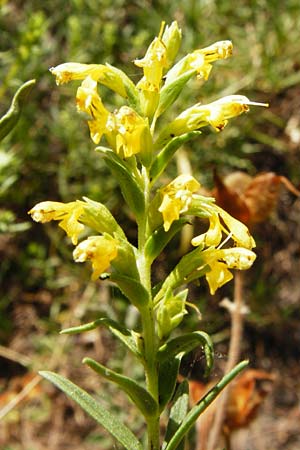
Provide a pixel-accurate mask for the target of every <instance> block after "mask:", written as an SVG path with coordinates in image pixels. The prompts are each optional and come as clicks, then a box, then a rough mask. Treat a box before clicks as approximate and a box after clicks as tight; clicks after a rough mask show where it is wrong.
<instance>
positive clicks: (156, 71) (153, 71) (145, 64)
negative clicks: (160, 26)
mask: <svg viewBox="0 0 300 450" xmlns="http://www.w3.org/2000/svg"><path fill="white" fill-rule="evenodd" d="M134 64H135V65H136V66H138V67H142V68H143V71H144V76H143V78H142V79H141V80H140V81H139V83H138V84H137V87H138V88H139V89H141V90H146V91H156V92H158V91H159V88H160V84H161V80H162V76H163V71H164V69H165V68H166V67H167V66H168V62H167V50H166V46H165V45H164V43H163V42H162V39H161V38H160V37H156V38H155V39H154V40H153V41H152V42H151V44H150V46H149V47H148V50H147V52H146V54H145V56H144V58H142V59H136V60H135V61H134Z"/></svg>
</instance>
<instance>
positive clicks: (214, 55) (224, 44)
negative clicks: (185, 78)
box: [165, 41, 232, 85]
mask: <svg viewBox="0 0 300 450" xmlns="http://www.w3.org/2000/svg"><path fill="white" fill-rule="evenodd" d="M231 55H232V43H231V41H219V42H215V43H214V44H212V45H210V46H209V47H205V48H202V49H200V50H195V51H194V52H192V53H188V54H187V55H186V56H185V57H184V58H182V59H181V60H180V61H178V63H177V64H175V65H174V66H173V67H172V68H171V69H170V70H169V71H168V73H167V74H166V81H165V85H168V84H170V83H171V82H172V81H174V80H176V79H177V78H178V77H180V76H181V75H183V74H184V73H186V72H188V71H189V70H192V69H194V70H195V71H196V72H197V76H198V78H203V79H204V80H207V79H208V77H209V74H210V72H211V69H212V62H214V61H216V60H218V59H225V58H228V57H229V56H231Z"/></svg>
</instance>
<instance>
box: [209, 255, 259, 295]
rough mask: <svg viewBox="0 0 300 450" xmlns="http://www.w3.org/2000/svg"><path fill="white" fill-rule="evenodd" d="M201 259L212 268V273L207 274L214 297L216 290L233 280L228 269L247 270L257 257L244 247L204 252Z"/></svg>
mask: <svg viewBox="0 0 300 450" xmlns="http://www.w3.org/2000/svg"><path fill="white" fill-rule="evenodd" d="M201 257H202V258H203V260H204V262H205V263H206V264H207V265H208V266H209V267H210V271H208V272H207V273H206V274H205V277H206V280H207V282H208V284H209V288H210V293H211V294H212V295H213V294H214V293H215V292H216V290H217V289H218V288H219V287H221V286H223V284H225V283H227V282H228V281H230V280H231V279H232V278H233V275H232V273H231V272H230V271H229V270H228V269H238V270H246V269H249V268H250V267H251V266H252V264H253V262H254V260H255V258H256V255H255V253H253V252H252V251H251V250H248V249H246V248H242V247H234V248H226V249H215V248H209V249H207V250H204V251H203V253H202V255H201Z"/></svg>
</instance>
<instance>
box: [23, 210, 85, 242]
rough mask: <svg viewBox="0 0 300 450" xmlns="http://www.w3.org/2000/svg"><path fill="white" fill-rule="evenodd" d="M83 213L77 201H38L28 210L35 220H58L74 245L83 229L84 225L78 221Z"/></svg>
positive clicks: (43, 221)
mask: <svg viewBox="0 0 300 450" xmlns="http://www.w3.org/2000/svg"><path fill="white" fill-rule="evenodd" d="M83 213H84V208H83V205H82V203H81V202H79V201H76V202H70V203H61V202H51V201H45V202H41V203H38V204H37V205H35V206H34V208H32V209H31V210H30V211H29V212H28V214H30V215H31V217H32V218H33V220H35V221H36V222H42V223H45V222H50V221H51V220H59V221H60V223H59V226H60V227H61V228H62V229H63V230H64V231H65V232H66V233H67V235H68V236H69V237H70V238H71V239H72V242H73V244H74V245H76V244H77V241H78V236H79V234H80V233H81V232H82V231H83V229H84V225H82V224H81V223H79V219H80V216H81V215H82V214H83Z"/></svg>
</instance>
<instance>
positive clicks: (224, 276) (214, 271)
mask: <svg viewBox="0 0 300 450" xmlns="http://www.w3.org/2000/svg"><path fill="white" fill-rule="evenodd" d="M210 267H211V270H210V271H209V272H207V273H206V274H205V278H206V281H207V283H208V285H209V291H210V293H211V295H214V294H215V292H216V290H217V289H218V288H220V287H221V286H223V285H224V284H226V283H228V281H230V280H232V278H233V275H232V273H231V272H230V271H229V270H228V268H227V265H226V264H225V263H223V262H219V261H215V262H214V263H213V264H212V265H211V266H210Z"/></svg>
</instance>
